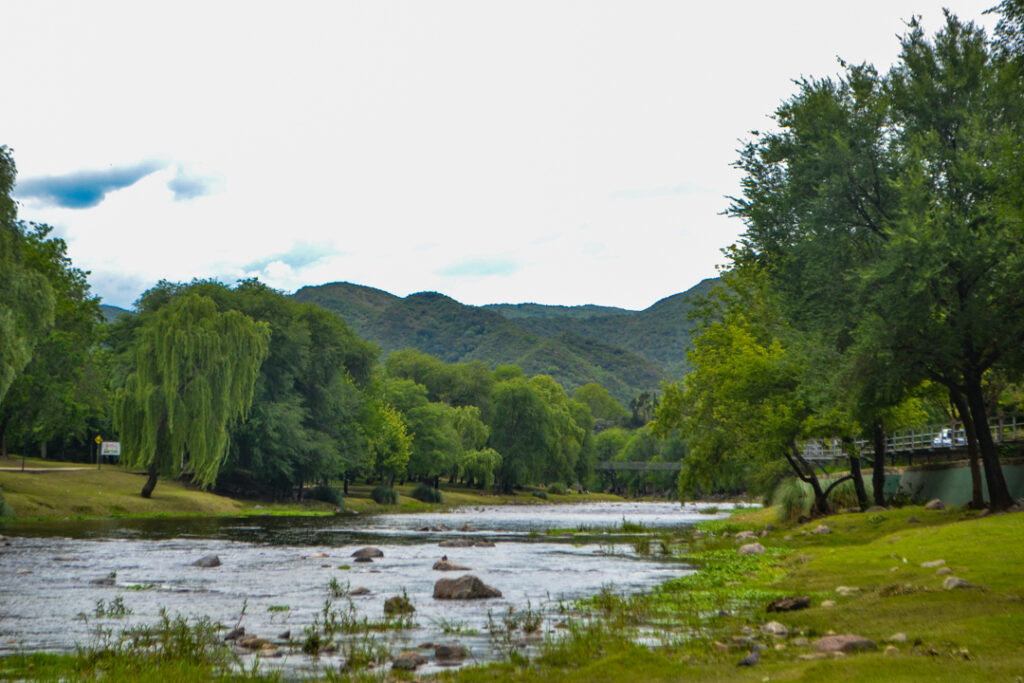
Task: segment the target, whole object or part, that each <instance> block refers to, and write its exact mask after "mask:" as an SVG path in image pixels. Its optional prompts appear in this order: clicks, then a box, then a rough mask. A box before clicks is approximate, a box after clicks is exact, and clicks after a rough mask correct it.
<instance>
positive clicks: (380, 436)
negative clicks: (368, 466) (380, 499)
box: [366, 403, 412, 486]
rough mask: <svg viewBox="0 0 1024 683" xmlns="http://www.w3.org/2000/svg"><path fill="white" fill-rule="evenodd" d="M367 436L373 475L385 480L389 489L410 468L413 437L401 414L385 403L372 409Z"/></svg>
mask: <svg viewBox="0 0 1024 683" xmlns="http://www.w3.org/2000/svg"><path fill="white" fill-rule="evenodd" d="M366 432H367V436H368V438H369V441H370V457H371V462H372V468H373V471H375V472H376V473H377V474H379V475H380V476H383V477H386V478H387V479H388V485H389V486H390V485H391V484H392V483H393V482H394V479H395V477H396V476H398V475H399V474H401V473H402V472H404V471H405V468H406V466H407V465H408V464H409V456H410V455H411V453H412V437H411V436H409V433H408V432H407V431H406V426H405V422H403V421H402V416H401V414H400V413H399V412H398V411H397V410H395V409H394V408H393V407H391V406H390V405H387V404H382V403H375V404H372V405H371V406H370V408H369V418H368V420H367V427H366Z"/></svg>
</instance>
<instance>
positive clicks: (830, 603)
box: [821, 600, 836, 608]
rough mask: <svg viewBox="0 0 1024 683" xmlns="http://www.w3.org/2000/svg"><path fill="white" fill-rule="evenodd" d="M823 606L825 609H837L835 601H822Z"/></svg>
mask: <svg viewBox="0 0 1024 683" xmlns="http://www.w3.org/2000/svg"><path fill="white" fill-rule="evenodd" d="M821 606H822V607H825V608H828V607H835V606H836V601H835V600H822V601H821Z"/></svg>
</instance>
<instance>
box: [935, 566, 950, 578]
mask: <svg viewBox="0 0 1024 683" xmlns="http://www.w3.org/2000/svg"><path fill="white" fill-rule="evenodd" d="M952 573H953V570H952V569H950V568H949V567H939V568H938V569H936V570H935V576H948V575H949V574H952Z"/></svg>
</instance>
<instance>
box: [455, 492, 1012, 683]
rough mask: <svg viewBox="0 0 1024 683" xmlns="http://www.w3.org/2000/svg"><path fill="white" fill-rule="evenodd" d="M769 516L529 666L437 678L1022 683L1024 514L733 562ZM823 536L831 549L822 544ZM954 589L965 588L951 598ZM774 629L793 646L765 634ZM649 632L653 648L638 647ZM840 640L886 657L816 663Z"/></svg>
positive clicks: (727, 528) (854, 521)
mask: <svg viewBox="0 0 1024 683" xmlns="http://www.w3.org/2000/svg"><path fill="white" fill-rule="evenodd" d="M771 514H772V511H770V510H759V511H756V512H744V513H741V514H738V515H736V516H734V517H733V518H732V519H730V520H727V521H724V522H706V523H704V524H702V525H701V526H702V527H703V529H704V531H705V535H704V537H703V538H702V539H699V540H696V539H694V540H692V541H691V543H690V544H689V545H688V547H687V549H686V550H685V552H686V554H687V555H689V556H690V557H691V558H692V559H693V560H694V561H696V562H698V563H703V564H705V566H706V569H705V570H704V571H702V572H700V573H698V574H695V575H693V576H690V577H685V578H682V579H679V580H675V581H670V582H668V583H666V584H664V585H663V586H661V587H660V588H659V589H658V590H655V591H653V592H651V593H649V594H646V595H643V596H638V597H634V598H628V599H627V598H618V597H616V596H614V595H602V596H598V598H597V599H595V600H594V601H592V603H591V606H592V607H593V612H592V615H591V618H589V619H584V620H582V621H581V622H580V623H579V625H577V626H575V627H573V628H572V629H570V630H569V632H568V635H567V636H566V637H565V638H563V639H562V640H561V641H560V642H556V643H553V644H552V645H550V646H548V647H547V648H545V651H544V652H543V654H541V655H540V656H539V657H537V658H536V659H535V660H534V661H532V662H529V663H527V662H525V661H522V660H518V661H517V660H513V661H511V662H506V663H504V664H498V665H494V666H491V667H487V668H484V669H468V670H464V671H458V672H453V673H451V674H448V675H445V676H442V677H441V678H443V679H444V680H447V681H459V682H462V683H466V682H475V681H489V680H510V681H580V682H583V681H587V682H591V681H627V680H643V681H676V680H694V681H733V680H739V681H745V680H746V681H763V680H815V681H818V680H821V681H831V680H840V679H846V680H855V681H940V680H949V681H990V680H1006V681H1013V680H1020V679H1019V678H1017V677H1019V676H1021V675H1024V649H1022V648H1021V647H1020V634H1021V633H1022V632H1024V584H1022V583H1021V582H1020V567H1021V565H1022V562H1024V545H1022V544H1021V540H1022V539H1024V514H1010V515H998V516H993V517H986V518H979V517H977V516H976V515H975V513H972V512H964V511H958V510H953V511H926V510H923V509H922V508H920V507H908V508H903V509H897V510H887V511H884V512H879V513H860V514H844V515H837V516H833V517H830V518H827V519H823V520H816V521H814V522H811V523H809V524H805V525H792V526H786V527H783V526H780V527H779V528H775V529H773V530H772V531H770V532H769V533H768V535H767V536H765V537H762V538H758V541H759V542H760V543H762V544H763V545H764V546H765V547H766V548H767V552H766V553H765V554H763V555H756V556H740V555H739V554H738V553H737V552H736V551H737V548H738V546H739V545H741V544H742V543H748V542H749V541H737V540H735V538H734V536H735V534H736V532H738V531H741V530H745V529H750V530H761V529H763V528H764V526H765V524H766V523H774V520H773V519H771ZM914 519H917V520H919V521H914ZM821 524H825V525H827V526H828V527H829V530H830V532H831V533H828V534H824V533H814V532H813V530H814V529H815V528H817V527H818V526H819V525H821ZM727 534H728V535H727ZM940 560H941V561H944V562H943V563H942V564H938V561H940ZM926 564H930V565H931V566H922V565H926ZM936 565H937V566H936ZM947 572H950V573H947ZM949 576H955V577H959V578H962V579H965V580H967V581H969V582H970V584H971V586H970V587H967V588H957V589H946V588H944V587H943V586H944V582H945V580H946V579H947V578H948V577H949ZM841 586H845V587H847V589H850V590H847V589H840V587H841ZM837 589H839V590H838V591H837ZM790 596H808V597H809V598H810V599H811V607H810V608H808V609H804V610H800V611H793V612H785V613H768V612H766V610H765V607H766V606H767V605H768V603H770V602H771V601H772V600H775V599H778V598H782V597H790ZM829 601H832V602H834V603H835V604H834V605H831V606H830V603H829ZM772 621H775V622H778V623H780V624H782V626H784V627H785V629H786V631H787V634H786V635H785V636H775V635H769V634H768V633H766V632H765V626H766V624H767V623H768V622H772ZM645 632H646V633H647V640H648V642H651V641H653V645H654V646H653V647H651V648H646V647H641V646H638V645H636V644H635V643H634V641H633V639H632V638H631V634H635V633H641V634H643V633H645ZM832 633H836V634H856V635H860V636H863V637H865V638H868V639H870V640H871V641H873V642H874V643H875V644H876V645H877V647H878V649H877V650H874V651H871V652H864V653H859V654H848V655H840V656H835V655H827V654H824V653H821V652H819V651H818V650H817V649H816V648H815V647H814V642H815V641H816V640H817V639H818V638H820V637H822V636H825V635H828V634H832ZM755 644H761V645H762V646H763V647H764V650H763V651H762V652H761V655H760V661H759V663H757V664H756V665H755V666H752V667H749V668H746V667H744V668H741V667H738V666H737V663H738V662H739V661H740V660H741V659H742V658H744V657H745V656H746V655H747V654H748V653H749V652H751V651H752V649H753V647H754V645H755Z"/></svg>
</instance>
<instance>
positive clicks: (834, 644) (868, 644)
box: [814, 633, 878, 653]
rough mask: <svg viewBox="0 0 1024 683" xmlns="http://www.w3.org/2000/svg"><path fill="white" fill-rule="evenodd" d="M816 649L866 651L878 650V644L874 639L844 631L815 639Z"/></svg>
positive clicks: (824, 650)
mask: <svg viewBox="0 0 1024 683" xmlns="http://www.w3.org/2000/svg"><path fill="white" fill-rule="evenodd" d="M814 649H816V650H818V651H819V652H842V653H850V652H866V651H868V650H877V649H878V646H877V645H876V644H875V643H874V641H872V640H868V639H867V638H865V637H864V636H858V635H855V634H853V633H844V634H841V635H835V636H825V637H824V638H818V639H817V640H816V641H814Z"/></svg>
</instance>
